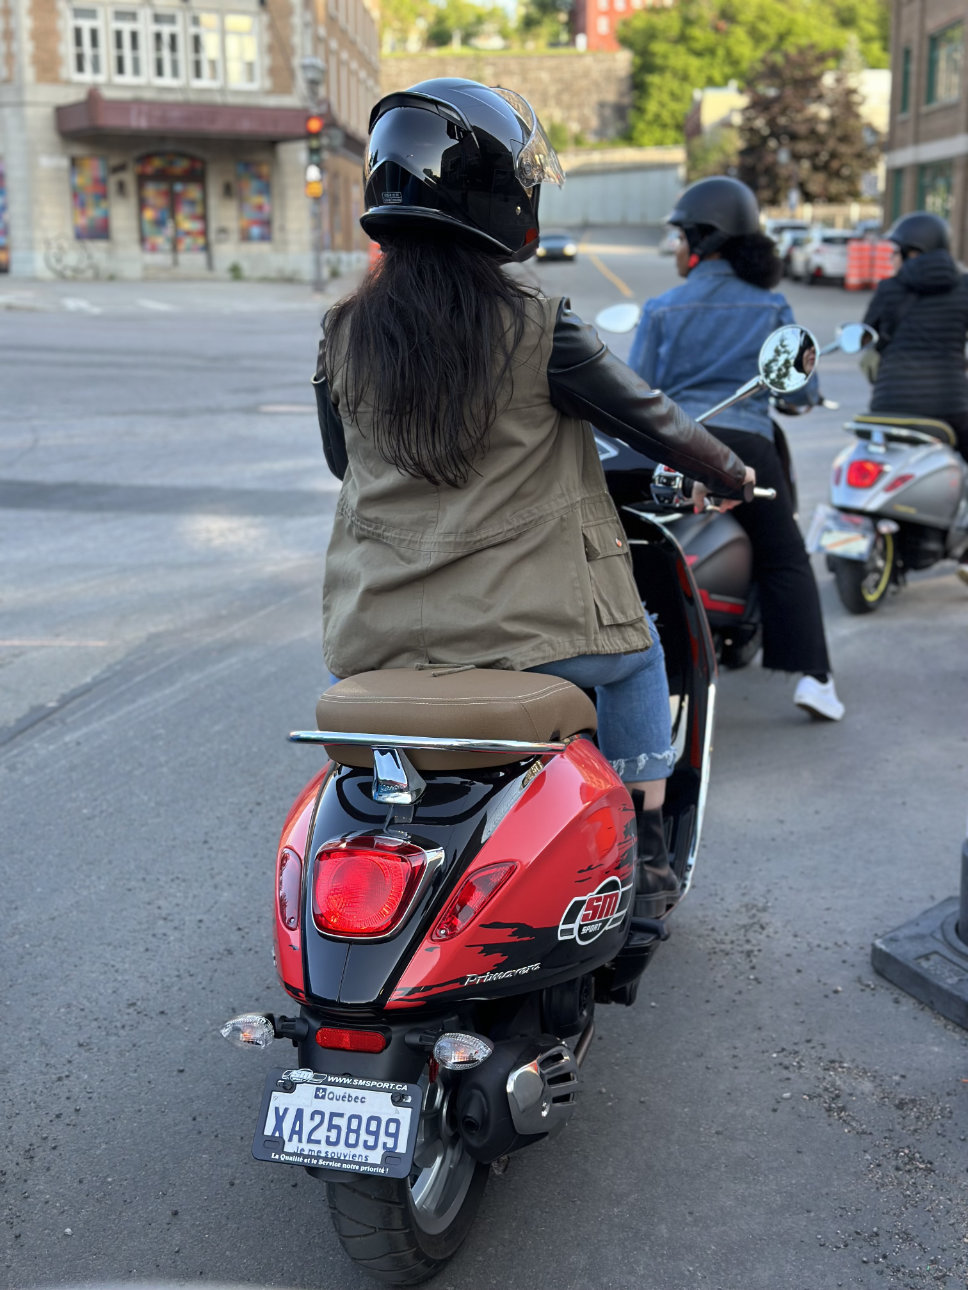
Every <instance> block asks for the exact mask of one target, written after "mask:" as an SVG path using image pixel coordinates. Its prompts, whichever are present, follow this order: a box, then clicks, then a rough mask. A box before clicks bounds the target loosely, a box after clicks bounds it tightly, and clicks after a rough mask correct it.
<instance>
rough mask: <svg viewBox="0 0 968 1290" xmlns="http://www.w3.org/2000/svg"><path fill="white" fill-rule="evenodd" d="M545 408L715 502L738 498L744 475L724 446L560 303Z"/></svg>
mask: <svg viewBox="0 0 968 1290" xmlns="http://www.w3.org/2000/svg"><path fill="white" fill-rule="evenodd" d="M548 388H549V390H550V393H551V402H552V403H553V404H554V406H555V407H556V408H557V409H558V410H559V412H564V413H565V414H566V415H567V416H572V417H579V418H581V419H582V420H583V421H589V422H591V423H592V425H594V426H597V427H598V428H599V429H600V430H603V431H604V432H605V433H606V434H609V435H613V436H614V437H615V438H616V439H621V440H622V442H623V443H626V444H628V446H629V447H630V448H634V449H635V450H636V451H637V452H641V453H644V454H645V455H646V456H647V457H651V458H652V459H653V460H654V461H661V462H662V463H663V464H664V465H669V466H672V467H674V468H675V469H676V470H680V471H682V473H683V474H684V475H687V476H688V477H689V478H690V479H698V480H699V481H700V482H701V483H703V484H705V485H706V487H707V488H709V489H710V490H711V491H713V492H715V493H717V494H718V495H719V496H726V497H736V496H739V495H740V494H741V492H742V486H743V478H744V475H745V473H746V471H745V467H744V465H743V463H742V462H741V461H740V459H739V458H738V457H737V456H736V454H735V453H734V452H732V451H731V450H730V449H729V448H727V447H726V446H725V444H722V443H720V442H719V440H718V439H715V438H714V437H713V436H712V435H711V434H710V433H709V432H708V431H707V430H704V429H703V427H702V426H701V425H700V424H699V423H698V422H697V421H693V419H692V417H690V416H688V415H687V414H686V413H685V412H683V410H682V409H681V408H680V407H679V406H678V405H677V404H675V403H673V402H672V400H671V399H669V398H667V397H666V395H664V394H662V393H660V391H658V390H653V389H652V388H651V387H650V386H648V385H646V383H645V381H643V380H642V379H641V378H640V377H639V376H637V375H636V374H635V372H633V371H632V369H631V368H630V367H629V366H628V365H627V364H625V363H623V362H622V361H621V359H619V358H616V357H615V355H614V354H613V353H611V351H610V350H609V349H608V348H607V347H606V346H605V345H604V344H603V343H602V341H601V339H600V337H599V335H598V333H597V332H596V331H595V329H594V327H591V326H589V324H588V323H584V322H582V320H581V319H580V318H579V317H578V316H577V314H574V313H572V310H571V305H570V302H569V301H567V300H562V302H561V304H560V305H559V308H558V316H557V319H556V321H555V331H554V340H553V344H552V349H551V359H550V361H549V363H548Z"/></svg>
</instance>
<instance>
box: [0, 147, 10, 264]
mask: <svg viewBox="0 0 968 1290" xmlns="http://www.w3.org/2000/svg"><path fill="white" fill-rule="evenodd" d="M9 268H10V232H9V230H8V228H7V181H6V178H5V175H4V169H3V162H2V161H0V273H6V272H7V270H8V269H9Z"/></svg>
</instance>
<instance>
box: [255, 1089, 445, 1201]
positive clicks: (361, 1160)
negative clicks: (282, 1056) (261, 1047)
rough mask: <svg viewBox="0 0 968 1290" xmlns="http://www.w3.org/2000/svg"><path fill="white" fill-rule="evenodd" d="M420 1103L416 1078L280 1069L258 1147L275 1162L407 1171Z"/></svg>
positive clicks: (387, 1174) (394, 1173) (390, 1174)
mask: <svg viewBox="0 0 968 1290" xmlns="http://www.w3.org/2000/svg"><path fill="white" fill-rule="evenodd" d="M421 1104H422V1093H421V1090H420V1087H419V1085H417V1084H397V1083H394V1082H393V1081H391V1080H367V1079H353V1078H351V1077H350V1076H348V1075H321V1074H318V1073H317V1072H315V1071H310V1070H275V1071H272V1072H270V1074H269V1077H268V1079H267V1080H266V1087H265V1093H264V1095H263V1098H262V1110H261V1112H260V1115H259V1122H258V1125H257V1128H256V1133H255V1141H254V1142H253V1144H252V1154H253V1155H254V1156H255V1158H256V1159H257V1160H269V1161H272V1162H273V1163H275V1164H283V1165H313V1166H316V1167H317V1168H320V1169H339V1170H343V1171H345V1172H348V1173H357V1174H379V1175H381V1176H382V1177H384V1178H406V1177H407V1175H408V1174H409V1172H410V1166H411V1163H412V1161H413V1151H414V1143H415V1142H416V1138H417V1128H418V1125H419V1122H420V1108H421Z"/></svg>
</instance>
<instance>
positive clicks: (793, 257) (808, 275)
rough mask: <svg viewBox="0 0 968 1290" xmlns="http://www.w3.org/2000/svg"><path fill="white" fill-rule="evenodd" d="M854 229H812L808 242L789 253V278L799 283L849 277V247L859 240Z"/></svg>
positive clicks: (841, 280) (795, 247)
mask: <svg viewBox="0 0 968 1290" xmlns="http://www.w3.org/2000/svg"><path fill="white" fill-rule="evenodd" d="M856 237H857V234H856V233H855V232H854V230H853V229H851V228H812V229H811V230H810V232H809V234H808V235H807V238H806V240H805V241H803V242H802V243H801V244H800V245H799V246H794V247H792V248H791V250H790V277H791V278H794V279H795V280H796V281H798V282H800V281H802V282H808V283H809V282H820V281H822V280H824V279H833V280H834V281H840V282H843V280H844V278H846V276H847V243H848V242H852V241H854V240H855V239H856Z"/></svg>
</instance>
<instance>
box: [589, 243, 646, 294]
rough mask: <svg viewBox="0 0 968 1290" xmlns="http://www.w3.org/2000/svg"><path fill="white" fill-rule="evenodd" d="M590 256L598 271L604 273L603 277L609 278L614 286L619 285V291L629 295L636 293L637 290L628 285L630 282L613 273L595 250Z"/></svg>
mask: <svg viewBox="0 0 968 1290" xmlns="http://www.w3.org/2000/svg"><path fill="white" fill-rule="evenodd" d="M588 258H589V259H590V260H591V262H592V264H594V266H595V268H596V269H597V270H598V272H599V273H600V274H602V276H603V277H606V278H608V280H609V282H610V283H611V284H612V286H613V287H618V289H619V291H621V293H622V295H623V296H626V297H629V296H634V295H635V292H634V291H633V290H632V288H631V287H630V286H629V285H628V283H627V282H623V281H622V279H621V278H620V277H619V276H618V274H616V273H613V272H612V270H611V269H610V268H609V267H608V265H607V264H603V263H602V261H601V260H600V259H599V258H598V256H597V255H596V254H595V252H594V251H592V252H590V253H589V256H588Z"/></svg>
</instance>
